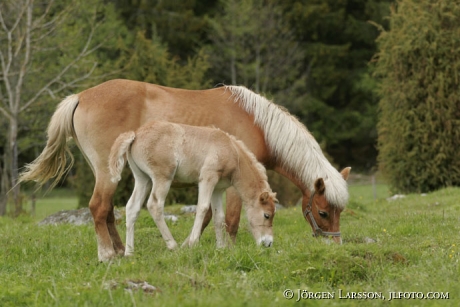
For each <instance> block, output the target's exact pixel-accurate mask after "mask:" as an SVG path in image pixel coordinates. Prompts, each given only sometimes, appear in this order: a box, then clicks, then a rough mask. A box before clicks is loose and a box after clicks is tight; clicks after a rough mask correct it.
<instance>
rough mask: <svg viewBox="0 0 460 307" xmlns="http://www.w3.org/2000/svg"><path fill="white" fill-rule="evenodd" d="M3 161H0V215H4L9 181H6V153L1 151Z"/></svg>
mask: <svg viewBox="0 0 460 307" xmlns="http://www.w3.org/2000/svg"><path fill="white" fill-rule="evenodd" d="M2 160H3V161H2V162H0V176H1V177H0V216H5V215H6V208H7V204H8V195H7V194H6V193H8V190H9V184H8V183H9V181H8V167H7V166H6V165H7V164H6V160H7V159H6V153H3V159H2Z"/></svg>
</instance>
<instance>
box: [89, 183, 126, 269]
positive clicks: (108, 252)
mask: <svg viewBox="0 0 460 307" xmlns="http://www.w3.org/2000/svg"><path fill="white" fill-rule="evenodd" d="M116 187H117V185H116V184H115V183H112V182H110V180H102V178H96V185H95V186H94V192H93V195H92V196H91V200H90V202H89V208H90V210H91V214H92V215H93V220H94V227H95V230H96V236H97V253H98V258H99V260H100V261H107V260H110V259H111V258H113V257H114V256H115V255H116V254H123V253H124V249H125V248H124V246H123V243H122V241H121V238H120V235H119V234H118V231H117V228H116V226H115V215H114V213H113V204H112V198H113V194H114V193H115V189H116Z"/></svg>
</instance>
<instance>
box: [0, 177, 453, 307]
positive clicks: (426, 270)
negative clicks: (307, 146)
mask: <svg viewBox="0 0 460 307" xmlns="http://www.w3.org/2000/svg"><path fill="white" fill-rule="evenodd" d="M387 193H388V192H387V190H386V188H385V187H383V188H382V189H379V191H378V195H379V197H380V198H378V199H376V200H374V198H373V196H372V187H371V186H351V187H350V204H349V207H348V208H347V209H346V210H345V211H344V213H343V214H342V220H341V231H342V233H343V239H344V244H343V245H341V246H339V245H335V244H332V245H331V244H325V243H324V242H323V241H321V240H316V239H314V238H312V237H311V228H310V227H309V226H308V225H307V223H306V222H305V220H304V219H303V217H302V213H301V210H300V208H299V207H293V208H290V209H282V210H278V211H277V212H276V216H275V220H274V235H275V238H274V239H275V241H274V246H273V247H272V248H268V249H267V248H261V247H257V246H255V244H254V241H253V239H252V237H251V235H250V233H249V230H248V229H247V221H246V219H242V227H241V229H240V231H239V234H238V237H237V242H236V245H235V246H234V247H233V248H228V249H219V250H217V249H216V248H215V239H214V233H213V229H212V227H209V229H207V230H206V231H205V233H204V234H203V237H202V240H201V241H200V244H199V246H198V247H196V248H192V249H189V248H180V249H178V250H176V251H169V250H167V249H166V247H165V243H164V241H163V239H162V238H161V235H160V233H159V231H158V230H157V229H156V227H155V226H154V223H153V221H152V218H151V217H150V216H149V214H148V213H147V212H146V210H143V211H142V212H141V214H140V217H139V220H138V222H137V223H136V229H135V232H136V237H135V239H136V243H135V244H136V245H135V248H136V252H135V255H134V256H133V257H130V258H117V259H115V260H114V261H112V262H110V263H98V262H97V249H96V240H95V234H94V228H93V226H71V225H59V226H38V225H37V223H36V221H35V220H33V219H31V218H30V217H20V218H19V219H15V220H12V219H8V218H3V219H0V240H1V242H2V245H3V248H2V249H0V300H1V302H2V306H33V305H36V306H50V305H58V306H67V305H72V306H74V305H75V306H85V305H87V306H110V305H112V306H128V305H129V306H131V305H135V306H152V305H158V306H211V305H219V306H245V305H246V306H280V305H281V306H284V305H286V306H292V305H293V304H295V305H296V304H307V305H314V306H326V305H327V306H330V305H333V306H337V305H338V306H352V305H353V306H354V305H360V304H362V303H364V304H366V306H382V304H387V305H388V304H391V306H407V304H408V302H410V303H409V304H416V305H418V306H441V305H449V306H456V305H458V302H459V299H458V297H457V293H459V292H460V283H459V281H460V280H459V276H460V266H459V261H460V249H459V246H458V232H459V231H460V228H459V225H458V214H459V212H460V206H459V204H458V198H459V197H460V190H459V189H458V188H448V189H443V190H441V191H438V192H435V193H431V194H428V195H427V196H420V195H415V194H413V195H407V196H406V198H404V199H400V200H397V201H395V202H387V201H386V200H385V199H384V197H386V196H387ZM46 206H47V204H46V202H43V203H41V205H40V207H39V208H43V209H45V208H46ZM167 211H171V212H173V213H177V212H180V207H178V206H174V207H169V208H167ZM193 218H194V217H193V215H180V216H179V221H178V222H177V223H174V224H172V223H169V227H170V229H171V232H172V234H173V235H174V236H175V238H176V239H177V240H178V242H180V241H182V240H184V239H185V238H186V236H187V235H188V233H189V231H190V229H191V227H192V224H193ZM123 224H124V223H122V224H120V225H118V228H119V229H120V232H121V235H122V236H124V234H125V228H124V225H123ZM426 225H436V231H433V228H432V227H426ZM368 238H370V239H373V240H375V242H374V243H365V242H366V240H367V239H368ZM130 281H133V282H139V281H146V282H147V283H149V284H150V285H153V286H155V287H157V288H158V289H159V291H158V292H153V293H149V292H143V291H141V290H135V289H129V282H130ZM285 289H292V290H293V291H294V292H295V295H297V289H301V290H306V291H308V292H310V293H311V294H315V293H316V292H331V293H335V295H336V297H335V298H334V299H328V300H326V299H321V300H319V299H313V298H312V299H302V300H300V301H299V302H295V301H296V300H297V296H295V297H294V298H293V299H291V300H287V299H285V298H283V291H284V290H285ZM339 289H341V290H342V295H345V293H348V292H362V291H369V292H378V293H380V292H381V293H382V294H383V295H384V296H385V298H386V299H387V300H388V299H389V292H417V293H418V292H421V293H423V294H426V293H427V292H430V291H431V292H444V293H447V292H448V293H449V299H443V300H429V299H425V300H422V299H411V300H407V299H399V300H398V299H395V300H392V301H384V302H382V300H381V299H374V300H371V299H368V300H365V302H364V301H363V300H356V299H339V298H338V295H339Z"/></svg>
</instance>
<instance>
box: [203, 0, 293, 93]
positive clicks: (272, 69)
mask: <svg viewBox="0 0 460 307" xmlns="http://www.w3.org/2000/svg"><path fill="white" fill-rule="evenodd" d="M219 6H220V7H221V9H220V13H218V14H216V15H215V16H214V17H213V18H210V19H209V25H210V28H211V30H210V31H209V38H210V40H211V41H212V44H211V45H208V46H207V52H208V53H209V57H210V62H211V65H212V70H211V72H212V76H213V80H215V81H216V82H223V83H227V84H228V83H230V84H239V85H245V86H246V87H249V88H252V89H254V90H255V91H256V92H263V93H272V92H276V91H279V90H285V89H286V88H287V87H289V84H290V83H291V82H292V81H293V80H295V79H296V78H297V77H298V74H299V63H300V61H301V51H300V50H299V48H298V43H297V42H296V41H295V38H294V35H293V33H292V32H293V31H292V29H290V28H289V27H288V23H287V21H286V19H285V18H284V16H283V12H282V10H281V7H280V6H279V5H278V4H277V2H276V1H265V0H248V1H238V0H232V1H220V2H219Z"/></svg>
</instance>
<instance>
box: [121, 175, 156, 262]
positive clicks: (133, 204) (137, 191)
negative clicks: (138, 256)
mask: <svg viewBox="0 0 460 307" xmlns="http://www.w3.org/2000/svg"><path fill="white" fill-rule="evenodd" d="M131 167H132V166H131ZM133 174H134V178H135V182H134V190H133V194H131V197H130V198H129V201H128V204H127V205H126V251H125V256H130V255H132V254H133V252H134V223H135V222H136V220H137V218H138V216H139V211H140V210H141V208H142V205H143V204H144V201H145V198H146V196H147V193H148V191H149V189H150V188H151V184H150V178H149V177H147V176H146V175H145V174H143V173H141V172H139V173H138V172H135V171H134V170H133Z"/></svg>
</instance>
